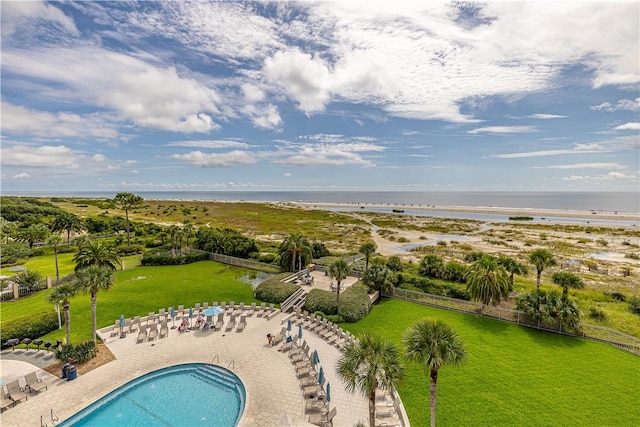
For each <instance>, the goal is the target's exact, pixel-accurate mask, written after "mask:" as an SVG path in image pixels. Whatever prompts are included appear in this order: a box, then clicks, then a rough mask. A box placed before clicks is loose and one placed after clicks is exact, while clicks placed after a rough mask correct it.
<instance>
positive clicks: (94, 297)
mask: <svg viewBox="0 0 640 427" xmlns="http://www.w3.org/2000/svg"><path fill="white" fill-rule="evenodd" d="M114 280H115V276H114V275H113V271H112V270H111V269H109V268H107V267H105V266H98V265H92V266H89V267H86V268H83V269H81V270H78V271H77V272H76V283H75V286H76V289H77V290H78V291H80V292H83V293H87V294H90V295H91V331H92V334H93V335H92V336H93V343H94V344H96V324H97V316H96V308H97V305H98V291H100V289H104V290H108V289H109V288H110V287H111V285H112V284H113V281H114Z"/></svg>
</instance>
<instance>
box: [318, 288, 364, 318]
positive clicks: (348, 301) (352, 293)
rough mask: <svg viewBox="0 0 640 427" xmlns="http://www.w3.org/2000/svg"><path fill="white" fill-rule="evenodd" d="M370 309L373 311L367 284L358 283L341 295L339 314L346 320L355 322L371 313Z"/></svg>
mask: <svg viewBox="0 0 640 427" xmlns="http://www.w3.org/2000/svg"><path fill="white" fill-rule="evenodd" d="M325 292H326V291H325ZM331 295H333V294H331ZM369 311H371V299H370V298H369V294H368V293H367V287H366V286H365V285H363V284H361V283H356V284H355V285H353V286H351V287H350V288H349V289H347V290H346V291H344V292H343V293H342V295H340V308H339V309H338V314H339V315H340V316H342V319H343V320H344V321H345V322H347V323H355V322H357V321H358V320H360V319H362V318H363V317H365V316H366V315H367V314H369Z"/></svg>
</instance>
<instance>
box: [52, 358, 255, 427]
mask: <svg viewBox="0 0 640 427" xmlns="http://www.w3.org/2000/svg"><path fill="white" fill-rule="evenodd" d="M245 398H246V392H245V388H244V385H243V384H242V381H240V379H239V378H238V377H237V376H236V375H235V374H234V373H233V372H231V371H229V370H227V369H224V368H222V367H219V366H214V365H207V364H203V363H190V364H184V365H176V366H171V367H169V368H164V369H160V370H158V371H154V372H150V373H148V374H146V375H143V376H141V377H138V378H136V379H135V380H133V381H130V382H128V383H127V384H125V385H123V386H122V387H119V388H118V389H116V390H114V391H112V392H111V393H109V394H108V395H106V396H105V397H103V398H102V399H100V400H98V401H97V402H95V403H93V404H91V405H90V406H88V407H87V408H85V409H83V410H82V411H80V412H78V413H77V414H75V415H73V416H72V417H70V418H68V419H67V420H65V421H64V422H62V423H60V424H58V425H59V426H74V427H82V426H101V427H102V426H105V427H106V426H154V425H157V426H193V425H210V426H214V425H215V426H221V427H234V426H236V425H237V424H238V422H239V421H240V417H241V416H242V412H243V411H244V405H245Z"/></svg>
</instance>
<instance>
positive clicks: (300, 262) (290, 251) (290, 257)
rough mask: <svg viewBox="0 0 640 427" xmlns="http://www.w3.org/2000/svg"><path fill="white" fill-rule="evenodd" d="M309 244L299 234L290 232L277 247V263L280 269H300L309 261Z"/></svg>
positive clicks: (310, 251) (310, 249)
mask: <svg viewBox="0 0 640 427" xmlns="http://www.w3.org/2000/svg"><path fill="white" fill-rule="evenodd" d="M312 255H313V252H312V248H311V244H310V243H309V241H308V240H307V238H306V237H304V236H303V235H301V234H297V233H291V234H290V235H289V236H287V238H286V239H284V240H283V241H282V243H281V244H280V246H279V247H278V264H279V265H280V268H281V269H282V271H291V272H296V271H301V270H302V269H304V268H306V266H307V265H308V264H309V263H310V262H311V259H312Z"/></svg>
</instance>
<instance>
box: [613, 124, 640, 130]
mask: <svg viewBox="0 0 640 427" xmlns="http://www.w3.org/2000/svg"><path fill="white" fill-rule="evenodd" d="M613 129H614V130H640V122H629V123H625V124H623V125H619V126H616V127H615V128H613Z"/></svg>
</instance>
